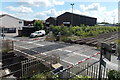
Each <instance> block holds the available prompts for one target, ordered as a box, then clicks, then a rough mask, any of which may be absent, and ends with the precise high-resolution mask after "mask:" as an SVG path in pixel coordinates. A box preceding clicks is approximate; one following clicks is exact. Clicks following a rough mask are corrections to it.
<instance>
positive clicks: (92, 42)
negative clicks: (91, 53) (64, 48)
mask: <svg viewBox="0 0 120 80" xmlns="http://www.w3.org/2000/svg"><path fill="white" fill-rule="evenodd" d="M117 39H118V32H110V33H104V34H100V35H98V36H96V37H92V38H82V39H79V40H72V41H70V43H75V44H86V45H89V46H97V45H98V43H100V42H107V43H109V42H113V41H115V40H117Z"/></svg>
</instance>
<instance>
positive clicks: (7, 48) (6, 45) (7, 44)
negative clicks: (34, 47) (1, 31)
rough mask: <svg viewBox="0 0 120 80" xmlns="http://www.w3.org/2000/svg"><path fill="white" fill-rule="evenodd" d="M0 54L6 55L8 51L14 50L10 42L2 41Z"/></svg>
mask: <svg viewBox="0 0 120 80" xmlns="http://www.w3.org/2000/svg"><path fill="white" fill-rule="evenodd" d="M1 48H2V49H1V52H2V53H8V52H9V51H13V50H14V44H13V41H11V40H2V47H1Z"/></svg>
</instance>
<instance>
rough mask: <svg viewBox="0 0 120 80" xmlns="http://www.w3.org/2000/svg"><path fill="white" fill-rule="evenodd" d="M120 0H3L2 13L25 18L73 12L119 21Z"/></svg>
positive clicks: (46, 16)
mask: <svg viewBox="0 0 120 80" xmlns="http://www.w3.org/2000/svg"><path fill="white" fill-rule="evenodd" d="M118 1H119V0H2V1H0V14H9V15H12V16H15V17H18V18H20V19H24V20H33V19H40V20H45V19H47V18H48V17H50V16H52V17H56V16H58V15H60V14H62V13H64V12H72V6H71V5H70V4H71V3H74V6H73V8H74V10H73V12H74V13H76V14H82V15H87V16H92V17H96V18H97V22H103V21H106V22H109V23H114V22H115V23H117V22H118Z"/></svg>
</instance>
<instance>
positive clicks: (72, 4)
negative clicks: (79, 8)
mask: <svg viewBox="0 0 120 80" xmlns="http://www.w3.org/2000/svg"><path fill="white" fill-rule="evenodd" d="M70 5H71V6H72V15H71V25H72V26H73V6H74V3H71V4H70Z"/></svg>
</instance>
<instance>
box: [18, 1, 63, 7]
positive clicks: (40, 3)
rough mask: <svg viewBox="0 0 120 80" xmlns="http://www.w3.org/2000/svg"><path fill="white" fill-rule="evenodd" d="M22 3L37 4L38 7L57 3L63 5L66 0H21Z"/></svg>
mask: <svg viewBox="0 0 120 80" xmlns="http://www.w3.org/2000/svg"><path fill="white" fill-rule="evenodd" d="M20 4H21V5H29V6H37V7H41V6H42V7H50V6H55V5H63V4H64V1H56V0H27V1H25V0H21V3H20Z"/></svg>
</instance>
